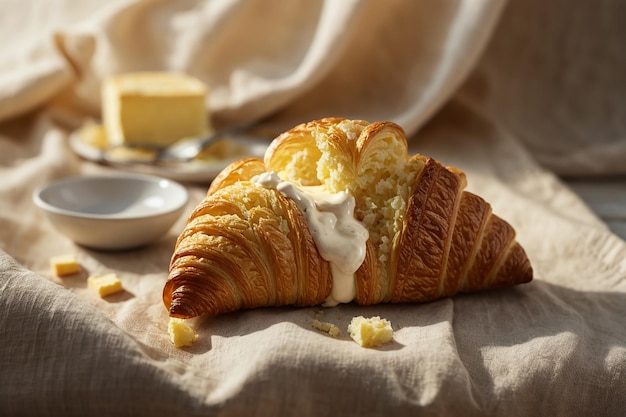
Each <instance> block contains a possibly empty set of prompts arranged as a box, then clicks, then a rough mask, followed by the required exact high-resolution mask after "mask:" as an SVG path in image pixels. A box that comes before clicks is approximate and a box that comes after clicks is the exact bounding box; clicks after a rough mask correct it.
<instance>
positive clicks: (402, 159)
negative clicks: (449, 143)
mask: <svg viewBox="0 0 626 417" xmlns="http://www.w3.org/2000/svg"><path fill="white" fill-rule="evenodd" d="M267 172H275V173H276V174H277V175H278V176H279V177H280V179H281V180H283V181H287V182H289V183H293V184H297V185H298V186H301V187H315V188H316V189H317V190H321V191H323V192H325V193H329V194H335V193H340V192H344V191H347V192H348V193H349V194H350V195H351V196H353V197H354V201H355V208H354V217H355V218H356V219H357V220H359V221H360V222H361V223H362V224H363V225H364V226H365V227H366V228H367V232H368V234H369V239H368V240H367V242H366V245H365V259H364V261H363V262H362V264H361V266H360V267H359V268H358V270H357V271H356V273H355V274H354V284H353V285H354V290H355V295H354V301H355V302H356V303H358V304H363V305H368V304H377V303H383V302H391V303H398V302H427V301H433V300H436V299H438V298H441V297H447V296H452V295H454V294H456V293H458V292H472V291H479V290H485V289H489V288H498V287H506V286H512V285H515V284H520V283H525V282H529V281H531V280H532V267H531V265H530V262H529V260H528V257H527V256H526V254H525V252H524V250H523V249H522V247H521V246H520V245H519V243H518V242H517V241H516V240H515V231H514V230H513V228H512V227H511V226H510V225H509V224H508V223H507V222H506V221H504V220H502V219H501V218H499V217H498V216H496V215H494V214H493V213H492V212H491V206H490V205H489V204H488V203H487V202H486V201H485V200H483V199H482V198H481V197H479V196H477V195H475V194H472V193H470V192H467V191H464V188H465V186H466V178H465V175H464V174H463V173H462V172H461V171H460V170H458V169H456V168H452V167H444V166H442V165H441V164H440V163H439V162H437V161H436V160H434V159H431V158H425V157H423V156H421V155H419V154H417V155H413V156H409V155H408V150H407V141H406V136H405V134H404V132H403V130H402V129H401V128H400V127H399V126H398V125H396V124H394V123H391V122H377V123H368V122H365V121H359V120H357V121H354V120H346V119H340V118H327V119H321V120H316V121H312V122H309V123H305V124H301V125H299V126H296V127H295V128H293V129H291V130H289V131H287V132H285V133H283V134H281V135H280V136H278V137H277V138H276V139H274V141H273V142H272V143H271V144H270V146H269V148H268V149H267V151H266V154H265V157H264V160H260V159H244V160H241V161H237V162H235V163H233V164H231V165H230V166H228V167H227V168H226V169H224V171H222V172H221V173H220V174H219V175H218V176H217V178H216V179H215V180H214V181H213V183H212V184H211V186H210V188H209V190H208V193H207V197H206V198H205V199H204V201H202V203H200V204H199V205H198V207H196V209H195V210H194V211H193V213H191V215H190V216H189V220H188V222H187V225H186V227H185V229H184V230H183V232H182V233H181V234H180V236H179V238H178V241H177V243H176V247H175V250H174V254H173V256H172V259H171V263H170V274H169V277H168V280H167V282H166V284H165V288H164V290H163V301H164V303H165V305H166V307H167V308H168V310H169V313H170V315H171V316H172V317H180V318H190V317H195V316H199V315H205V314H208V315H215V314H221V313H226V312H231V311H235V310H238V309H242V308H255V307H264V306H281V305H296V306H312V305H318V304H322V303H323V302H324V301H325V300H327V299H328V297H329V295H330V293H331V291H332V288H333V278H332V275H331V267H330V265H329V262H328V261H327V260H325V259H324V258H323V257H322V256H321V255H320V252H319V250H318V248H317V246H316V244H315V238H314V236H313V234H312V233H311V230H310V225H309V224H308V223H307V220H306V216H305V213H303V211H302V210H301V209H300V208H299V207H298V205H297V204H296V203H295V202H294V201H293V200H292V199H290V198H288V197H286V196H285V195H283V193H281V192H280V191H278V190H276V189H272V188H264V187H261V186H259V185H258V184H257V183H256V179H257V178H258V177H259V176H260V175H261V174H264V173H267Z"/></svg>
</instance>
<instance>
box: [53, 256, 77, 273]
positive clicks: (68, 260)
mask: <svg viewBox="0 0 626 417" xmlns="http://www.w3.org/2000/svg"><path fill="white" fill-rule="evenodd" d="M50 268H52V272H53V273H54V275H56V276H58V277H64V276H67V275H73V274H76V273H78V272H80V264H79V263H78V261H77V260H76V257H75V256H74V255H59V256H53V257H52V258H50Z"/></svg>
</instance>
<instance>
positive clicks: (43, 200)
mask: <svg viewBox="0 0 626 417" xmlns="http://www.w3.org/2000/svg"><path fill="white" fill-rule="evenodd" d="M188 199H189V195H188V193H187V190H186V189H185V187H183V186H182V185H180V184H178V183H177V182H174V181H171V180H168V179H164V178H159V177H154V176H148V175H137V174H124V175H111V176H84V177H74V178H67V179H62V180H59V181H56V182H53V183H51V184H48V185H46V186H43V187H40V188H38V189H36V190H35V191H34V193H33V201H34V202H35V204H36V205H37V206H38V207H39V208H40V209H42V210H43V212H44V213H46V215H47V217H48V219H49V220H50V221H51V223H52V224H53V226H54V227H55V228H56V229H57V230H58V231H60V232H61V233H63V234H64V235H66V236H68V237H69V238H70V239H72V240H73V241H74V242H76V243H78V244H80V245H83V246H86V247H90V248H94V249H103V250H121V249H131V248H137V247H140V246H143V245H146V244H148V243H151V242H154V241H155V240H157V239H158V238H160V237H161V236H163V235H164V234H165V233H166V232H167V231H168V230H169V229H170V228H171V227H172V225H173V224H174V222H176V220H177V219H178V218H179V217H180V216H181V214H182V212H183V210H184V209H185V206H186V204H187V201H188Z"/></svg>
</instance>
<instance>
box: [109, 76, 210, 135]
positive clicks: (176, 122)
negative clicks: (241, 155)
mask: <svg viewBox="0 0 626 417" xmlns="http://www.w3.org/2000/svg"><path fill="white" fill-rule="evenodd" d="M207 94H208V89H207V86H206V85H205V84H204V83H202V82H201V81H200V80H198V79H196V78H194V77H190V76H187V75H185V74H178V73H169V72H140V73H126V74H119V75H115V76H111V77H109V78H107V79H106V80H105V81H104V82H103V84H102V119H103V124H104V128H105V131H106V135H107V138H108V141H109V144H110V145H128V146H148V147H151V146H157V147H159V146H168V145H171V144H172V143H174V142H176V141H177V140H179V139H183V138H187V137H198V136H204V135H205V134H206V133H207V132H208V127H209V126H208V109H207V107H206V96H207Z"/></svg>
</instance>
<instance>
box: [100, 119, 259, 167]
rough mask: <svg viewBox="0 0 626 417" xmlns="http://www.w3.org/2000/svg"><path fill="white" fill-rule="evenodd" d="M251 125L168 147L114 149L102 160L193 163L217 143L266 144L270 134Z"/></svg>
mask: <svg viewBox="0 0 626 417" xmlns="http://www.w3.org/2000/svg"><path fill="white" fill-rule="evenodd" d="M252 127H253V125H252V124H244V125H237V126H233V127H230V128H226V129H222V130H218V131H216V132H213V133H211V134H209V135H208V136H205V137H199V138H189V139H182V140H180V141H178V142H176V143H174V144H172V145H170V146H168V147H166V148H152V149H146V148H134V149H129V148H128V147H114V148H110V149H108V150H106V151H105V152H104V153H103V155H102V159H104V160H105V161H107V162H111V163H117V164H119V163H132V164H135V163H143V164H159V163H163V164H180V163H185V162H189V161H191V160H193V159H194V158H196V157H197V156H198V155H199V154H200V153H201V152H202V151H203V150H205V149H206V148H207V147H209V146H210V145H211V144H213V143H215V142H217V141H218V140H227V141H232V142H234V143H236V144H239V145H242V146H244V147H251V146H259V144H266V142H267V141H268V139H269V137H270V136H269V135H262V134H259V133H257V132H252V131H251V130H250V129H251V128H252Z"/></svg>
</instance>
